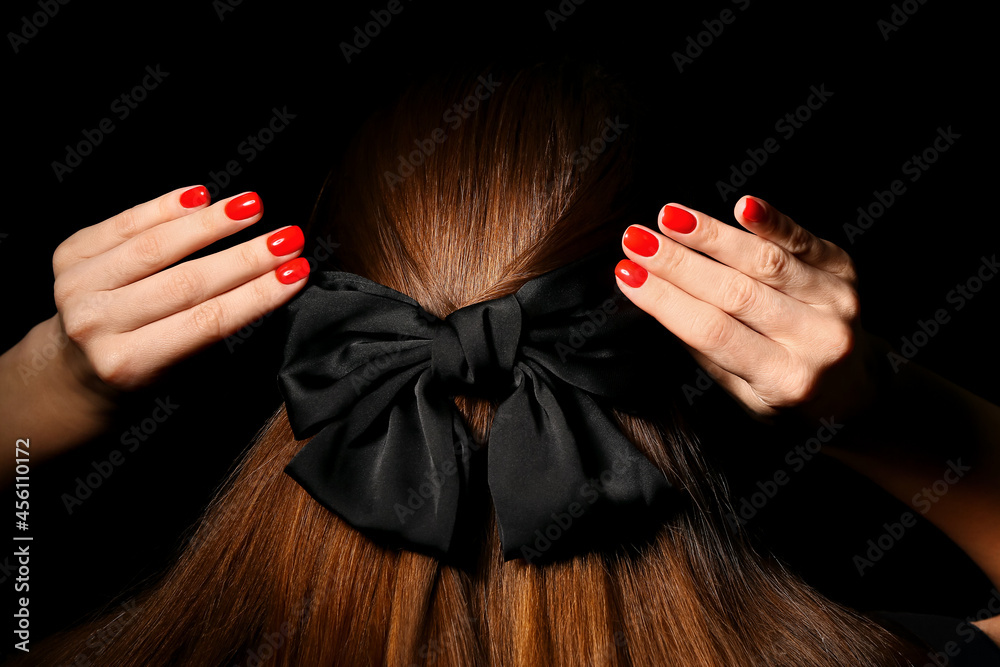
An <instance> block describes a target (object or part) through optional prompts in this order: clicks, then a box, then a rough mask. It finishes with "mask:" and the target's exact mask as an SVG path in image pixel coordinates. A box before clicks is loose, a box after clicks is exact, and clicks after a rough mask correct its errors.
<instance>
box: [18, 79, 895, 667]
mask: <svg viewBox="0 0 1000 667" xmlns="http://www.w3.org/2000/svg"><path fill="white" fill-rule="evenodd" d="M634 108H635V107H633V106H630V102H629V99H628V98H627V96H626V95H625V93H624V91H623V89H622V87H621V86H620V85H619V84H618V83H616V82H615V80H614V79H613V78H611V77H608V76H607V75H605V74H604V73H603V72H602V70H601V69H600V68H598V67H591V66H587V67H584V66H578V65H571V64H566V63H555V64H542V65H534V66H530V67H524V68H519V69H516V70H513V71H506V70H501V69H495V70H488V71H483V72H481V73H477V74H475V75H472V76H452V75H449V76H442V77H440V78H438V79H435V80H433V81H431V82H430V83H427V84H424V85H421V86H419V87H415V88H413V89H411V90H409V91H408V92H406V93H405V94H403V96H402V97H401V98H400V99H399V100H398V101H397V102H396V104H395V105H394V106H392V107H390V108H389V109H388V110H386V111H383V112H381V113H378V114H376V115H375V116H374V117H373V118H372V119H371V120H370V121H369V122H368V123H367V124H366V125H365V126H364V127H363V128H361V130H360V131H359V132H358V134H357V136H356V138H355V140H354V141H353V144H352V146H351V147H350V148H349V149H348V151H347V155H346V158H345V160H344V162H343V166H342V168H341V169H340V170H339V171H337V170H335V171H334V172H332V174H331V176H330V177H329V178H328V180H327V183H326V185H325V186H324V192H323V194H322V196H321V198H320V201H319V203H318V205H317V207H316V210H315V212H314V215H313V221H312V223H311V226H310V227H311V228H310V229H309V230H308V231H307V234H306V236H307V238H317V237H323V236H331V237H332V238H333V239H334V240H335V241H336V242H337V243H338V244H339V247H338V251H337V253H338V254H337V256H336V257H335V258H334V260H333V261H334V263H335V265H336V267H337V268H340V269H342V270H346V271H351V272H354V273H357V274H360V275H363V276H366V277H368V278H370V279H372V280H375V281H377V282H379V283H382V284H384V285H387V286H389V287H391V288H393V289H396V290H398V291H401V292H404V293H406V294H408V295H410V296H412V297H413V298H414V299H416V301H418V302H419V303H420V304H421V305H422V306H423V307H424V308H425V309H426V310H427V311H429V312H431V313H433V314H435V315H437V316H439V317H444V316H446V315H447V314H448V313H450V312H452V311H454V310H456V309H458V308H461V307H463V306H466V305H469V304H472V303H476V302H479V301H483V300H486V299H491V298H496V297H500V296H504V295H507V294H511V293H513V292H514V291H515V290H517V288H518V287H520V286H521V285H522V284H523V283H524V282H525V281H527V280H529V279H531V278H533V277H535V276H538V275H540V274H542V273H544V272H546V271H549V270H551V269H554V268H556V267H559V266H562V265H564V264H567V263H569V262H570V261H573V260H574V259H577V258H579V257H582V256H584V255H586V254H588V253H589V252H591V251H593V250H594V249H596V248H599V247H606V246H607V245H608V244H616V243H619V238H620V235H621V232H622V231H623V229H624V227H625V226H626V225H627V223H628V222H629V219H630V215H631V214H632V213H633V212H634V208H635V207H634V203H635V202H636V201H639V199H638V197H639V195H638V194H635V193H632V192H630V189H629V187H630V185H629V184H630V182H632V174H631V173H630V169H631V168H632V165H633V153H634V150H635V149H636V145H635V130H636V128H637V127H638V126H639V124H640V122H641V121H640V118H639V117H638V116H633V115H629V114H630V112H632V110H633V109H634ZM647 217H648V216H647ZM321 268H322V267H321ZM607 279H608V280H609V281H612V280H613V279H614V278H613V276H611V275H609V276H607ZM661 381H662V382H663V383H664V384H665V385H669V384H670V383H671V382H673V381H674V378H662V379H661ZM668 401H669V397H668V395H667V392H664V410H663V414H662V415H658V416H657V418H656V419H655V420H654V419H641V418H638V417H636V416H631V415H626V414H624V413H620V412H616V413H615V417H616V419H617V420H618V422H619V423H620V426H621V428H622V430H623V432H624V433H625V434H626V435H627V436H628V437H629V438H630V439H631V440H632V441H633V442H635V444H636V446H637V447H638V448H639V449H640V450H641V451H642V452H643V453H644V454H645V455H646V456H647V457H648V458H649V459H650V460H651V461H652V462H653V463H654V464H655V465H657V466H658V467H659V468H661V469H662V470H663V472H664V473H665V474H666V475H667V477H668V479H669V480H670V482H671V483H672V484H674V485H675V486H677V487H679V488H680V489H682V490H683V493H684V494H685V495H686V496H687V497H688V498H689V500H690V502H687V503H686V504H685V505H684V506H683V507H681V508H680V509H678V510H677V511H676V513H674V514H671V515H670V516H669V517H668V518H667V519H666V522H665V524H664V525H663V526H662V528H661V529H660V530H659V531H658V532H657V533H656V534H655V536H654V537H653V538H652V539H651V540H648V541H643V542H642V543H637V544H631V545H622V546H621V548H619V549H616V550H614V551H608V552H598V553H590V554H584V555H579V556H576V557H574V558H572V559H569V560H563V561H559V562H556V563H552V564H546V565H538V564H532V563H528V562H525V561H522V560H512V561H507V562H505V561H504V560H503V558H502V555H501V549H500V542H499V537H498V534H497V528H496V523H495V520H494V516H493V512H492V507H491V504H490V498H489V492H488V489H487V488H485V487H484V488H477V489H473V490H472V495H473V497H472V498H471V499H470V501H469V507H468V508H466V509H467V510H468V511H469V512H472V513H474V515H475V516H478V517H480V518H481V520H480V521H479V522H478V523H477V524H476V525H478V526H480V528H481V530H480V533H479V534H478V535H466V536H463V537H464V538H465V539H466V540H470V541H471V542H472V543H473V544H474V545H477V548H476V549H475V550H474V553H473V554H472V556H471V558H470V559H469V561H468V563H466V564H465V565H464V566H458V565H455V564H449V563H444V562H440V561H438V560H435V559H433V558H431V557H428V556H425V555H421V554H417V553H412V552H407V551H395V550H391V549H387V548H385V547H383V546H380V545H379V544H378V543H376V542H373V541H372V540H370V539H368V538H367V537H365V536H364V535H362V534H361V533H359V532H358V531H356V530H355V529H353V528H352V527H350V526H349V525H347V524H346V523H345V522H344V521H342V520H341V519H339V518H338V517H337V516H335V515H334V514H332V513H331V512H329V511H327V510H326V509H324V508H323V507H321V506H320V505H319V504H318V503H317V502H316V501H315V500H313V498H312V497H310V496H309V495H308V494H307V493H306V492H305V491H304V490H303V489H302V488H301V487H300V486H298V485H297V484H296V483H295V482H294V481H293V480H292V479H291V478H290V477H289V476H288V475H286V474H285V473H284V472H283V468H284V467H285V465H286V464H287V463H288V461H289V460H290V459H291V458H292V456H293V455H294V454H295V453H296V452H297V451H298V450H299V449H300V447H301V446H302V444H303V443H302V442H297V441H296V440H295V439H294V437H293V435H292V432H291V430H290V428H289V424H288V419H287V416H286V413H285V411H284V408H282V409H280V410H279V411H278V412H277V413H276V414H275V415H274V416H273V417H272V418H271V419H270V420H269V421H268V422H267V424H266V425H265V426H264V428H263V430H262V432H261V433H260V435H259V437H258V438H257V439H256V441H255V443H254V444H253V446H252V448H251V449H250V450H249V451H248V452H247V454H246V456H245V458H244V459H243V460H242V461H241V462H240V463H239V465H238V466H237V467H236V468H235V470H234V471H233V473H232V474H231V476H230V478H229V479H228V480H227V482H226V483H225V484H224V486H223V488H222V489H221V490H220V492H219V493H218V495H217V497H216V498H215V499H214V501H213V502H212V503H211V505H210V506H209V507H208V509H207V510H206V512H205V514H204V517H203V518H202V520H201V522H200V524H199V525H198V527H197V529H196V530H195V532H194V533H193V536H192V538H191V540H190V542H189V543H188V544H187V545H186V546H185V548H184V550H183V551H182V553H181V554H180V556H179V558H178V560H177V562H176V563H175V564H174V565H173V566H172V567H171V568H170V569H169V570H168V571H167V572H166V573H165V574H164V575H163V577H162V579H160V580H159V581H158V583H156V585H155V586H153V587H152V588H150V589H148V590H146V591H144V592H142V593H140V594H139V595H138V596H137V597H136V598H135V599H134V610H133V611H131V612H129V615H128V616H127V617H125V618H121V616H122V614H121V613H120V612H115V613H111V614H105V615H104V616H102V617H98V618H97V619H96V620H95V621H93V622H92V623H89V624H87V625H85V626H83V627H80V628H76V629H74V630H71V631H68V632H65V633H62V634H61V635H60V636H57V637H54V638H52V639H51V640H49V641H48V642H47V643H43V644H42V645H41V646H39V647H38V650H37V651H33V653H32V656H33V657H34V658H35V659H37V658H38V655H39V653H41V654H43V655H44V656H45V658H44V659H45V661H46V664H63V663H71V664H72V661H73V659H74V656H76V655H79V654H84V655H86V656H87V658H88V659H89V660H90V663H91V664H109V665H115V666H125V665H143V666H149V665H180V664H182V665H240V666H245V665H257V664H262V665H263V664H267V665H301V666H306V665H308V666H310V667H311V666H313V665H381V664H388V665H442V666H445V665H448V666H450V665H456V666H463V667H465V666H469V665H493V664H498V665H525V666H528V665H539V666H541V665H657V666H659V665H685V666H688V665H740V666H743V665H769V666H770V665H794V666H795V667H802V666H804V665H837V666H843V665H852V666H856V665H902V664H909V663H908V662H907V661H906V660H905V659H904V658H903V652H904V651H907V650H910V649H908V648H907V647H905V646H904V645H902V644H901V643H900V641H899V640H898V639H896V638H895V637H894V636H893V635H891V634H889V633H888V632H886V631H885V630H883V629H882V628H881V627H879V626H877V625H875V624H873V623H872V622H870V621H868V620H866V619H865V618H863V617H861V616H859V615H858V614H856V613H855V612H853V611H851V610H849V609H846V608H844V607H842V606H839V605H838V604H835V603H833V602H832V601H830V600H828V599H826V598H825V597H823V596H822V595H820V594H819V593H817V592H816V591H814V590H813V589H811V588H810V587H809V586H807V585H806V584H805V583H804V582H803V581H802V580H800V579H799V578H798V577H797V576H795V575H794V574H792V573H790V572H789V571H788V570H786V569H785V568H784V567H782V565H781V564H780V563H779V562H777V561H776V560H775V559H773V558H771V557H769V556H766V555H761V554H759V553H757V552H756V551H754V550H753V549H752V548H751V547H750V546H749V545H748V542H747V540H746V539H745V537H744V536H743V534H742V532H741V530H740V529H739V528H738V527H733V526H730V525H729V524H728V522H727V521H726V520H725V519H724V517H725V515H726V513H727V512H728V511H731V510H730V506H729V501H728V500H727V498H726V495H725V487H724V485H723V482H722V480H721V479H720V478H719V476H718V475H717V474H716V473H714V472H713V471H712V470H710V469H709V468H708V466H707V465H706V463H705V459H704V456H703V455H702V454H701V453H700V451H699V445H698V442H697V439H696V438H695V437H694V436H693V434H692V433H691V432H690V431H689V430H688V429H687V428H686V427H685V425H684V422H683V415H682V414H681V412H680V411H679V409H678V408H677V407H676V406H670V405H669V404H668ZM456 404H457V405H458V407H459V409H460V410H461V413H462V414H463V415H464V418H465V420H466V422H467V424H468V426H469V429H470V433H473V434H474V437H475V438H476V440H477V441H478V442H480V443H484V444H485V446H486V447H487V448H488V447H489V444H488V442H489V431H490V424H491V421H492V418H493V414H494V407H495V406H494V405H492V404H491V403H489V402H487V401H484V400H482V399H473V398H469V397H457V398H456ZM111 624H115V632H114V633H112V632H108V631H105V632H104V633H103V640H102V642H101V644H107V645H106V647H105V648H104V649H103V650H102V651H101V652H99V653H98V652H97V651H95V650H91V649H90V648H88V646H92V645H93V643H90V644H88V636H90V635H91V633H93V632H95V631H100V629H101V628H107V627H108V626H109V625H111ZM110 636H113V639H112V640H110V642H109V641H108V637H110ZM60 661H61V662H60Z"/></svg>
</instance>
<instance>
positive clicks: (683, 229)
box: [660, 206, 698, 234]
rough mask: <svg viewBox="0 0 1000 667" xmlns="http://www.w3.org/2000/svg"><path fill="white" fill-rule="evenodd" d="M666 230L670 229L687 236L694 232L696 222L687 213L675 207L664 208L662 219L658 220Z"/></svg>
mask: <svg viewBox="0 0 1000 667" xmlns="http://www.w3.org/2000/svg"><path fill="white" fill-rule="evenodd" d="M660 222H662V223H663V226H664V227H666V228H667V229H672V230H674V231H675V232H680V233H681V234H688V233H690V232H693V231H694V228H695V226H696V225H697V224H698V220H697V219H696V218H695V217H694V216H693V215H691V213H689V212H688V211H685V210H684V209H682V208H677V207H676V206H664V207H663V218H662V219H661V220H660Z"/></svg>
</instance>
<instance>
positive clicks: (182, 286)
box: [163, 270, 203, 307]
mask: <svg viewBox="0 0 1000 667" xmlns="http://www.w3.org/2000/svg"><path fill="white" fill-rule="evenodd" d="M163 292H164V294H165V295H166V297H167V300H168V302H169V303H170V304H171V305H173V306H176V307H183V306H185V305H188V304H192V303H195V302H197V301H199V300H200V299H201V296H202V294H203V290H202V281H201V280H199V279H198V278H197V277H196V276H195V275H194V274H193V272H192V271H190V270H183V271H177V272H175V273H174V274H173V275H171V276H169V277H168V278H167V281H166V283H164V285H163Z"/></svg>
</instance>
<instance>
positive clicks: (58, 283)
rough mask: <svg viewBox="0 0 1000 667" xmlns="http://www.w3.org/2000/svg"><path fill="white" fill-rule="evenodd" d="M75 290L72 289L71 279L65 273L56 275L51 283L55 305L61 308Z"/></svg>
mask: <svg viewBox="0 0 1000 667" xmlns="http://www.w3.org/2000/svg"><path fill="white" fill-rule="evenodd" d="M75 291H76V290H74V289H73V281H72V280H70V279H69V278H67V277H66V275H65V274H62V275H59V276H56V279H55V282H54V283H53V285H52V297H53V298H54V299H55V302H56V307H57V308H60V309H61V308H63V307H64V306H65V304H66V302H67V301H69V298H70V297H71V296H72V295H73V292H75Z"/></svg>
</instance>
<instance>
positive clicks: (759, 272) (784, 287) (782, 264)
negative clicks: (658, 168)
mask: <svg viewBox="0 0 1000 667" xmlns="http://www.w3.org/2000/svg"><path fill="white" fill-rule="evenodd" d="M659 228H660V231H662V232H663V233H664V234H665V235H666V236H668V237H670V238H672V239H674V240H675V241H678V242H679V243H683V244H684V245H686V246H688V247H689V248H693V249H695V250H698V251H700V252H703V253H705V254H707V255H709V256H711V257H713V258H715V259H717V260H718V261H720V262H722V263H723V264H726V265H727V266H731V267H732V268H734V269H736V270H737V271H739V272H741V273H743V274H745V275H747V276H750V277H751V278H753V279H755V280H759V281H760V282H762V283H764V284H765V285H769V286H771V287H773V288H774V289H776V290H779V291H781V292H784V293H785V294H787V295H789V296H791V297H794V298H796V299H798V300H799V301H803V302H805V303H809V304H823V305H826V304H829V303H832V302H834V301H836V299H837V298H838V296H839V294H840V289H841V287H842V286H841V285H840V284H839V282H838V279H837V278H836V277H834V276H833V275H831V274H829V273H827V272H825V271H821V270H819V269H817V268H816V267H813V266H810V265H808V264H806V263H805V262H802V261H800V260H799V259H798V258H797V257H795V255H793V254H792V253H790V252H789V251H787V250H785V249H784V248H782V247H781V246H779V245H778V244H776V243H774V242H772V241H770V240H768V239H763V238H759V237H757V236H755V235H753V234H748V233H747V232H745V231H743V230H741V229H737V228H736V227H732V226H730V225H726V224H723V223H722V222H719V221H718V220H716V219H715V218H713V217H711V216H708V215H705V214H704V213H700V212H698V211H695V210H694V209H690V208H687V207H686V206H682V205H680V204H667V205H666V206H664V207H663V208H662V209H660V215H659Z"/></svg>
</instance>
